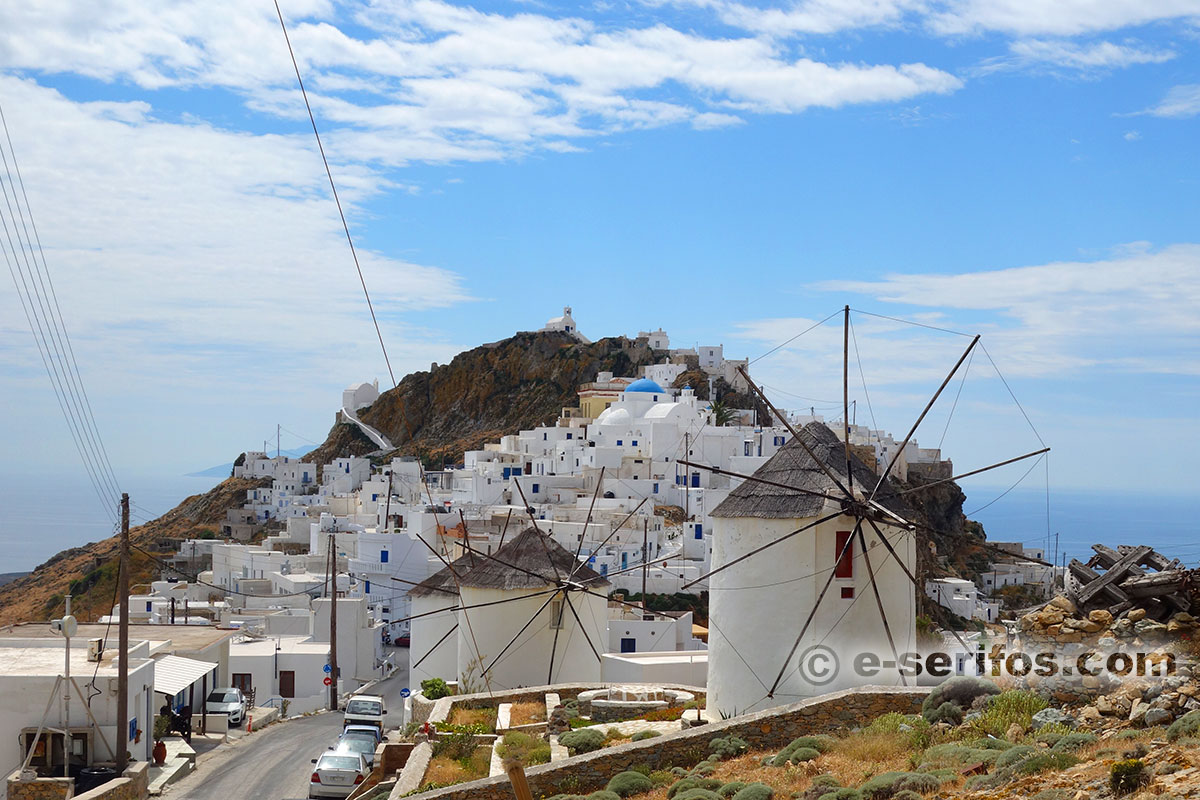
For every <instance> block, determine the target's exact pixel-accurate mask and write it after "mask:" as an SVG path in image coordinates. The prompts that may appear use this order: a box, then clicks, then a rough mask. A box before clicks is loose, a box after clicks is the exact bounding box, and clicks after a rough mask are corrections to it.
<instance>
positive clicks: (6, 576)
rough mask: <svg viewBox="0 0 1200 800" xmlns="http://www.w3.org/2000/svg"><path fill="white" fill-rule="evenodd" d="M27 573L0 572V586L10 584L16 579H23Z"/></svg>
mask: <svg viewBox="0 0 1200 800" xmlns="http://www.w3.org/2000/svg"><path fill="white" fill-rule="evenodd" d="M28 574H29V573H28V572H0V586H3V585H4V584H6V583H12V582H13V581H15V580H17V579H18V578H24V577H25V576H26V575H28Z"/></svg>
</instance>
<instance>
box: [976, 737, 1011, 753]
mask: <svg viewBox="0 0 1200 800" xmlns="http://www.w3.org/2000/svg"><path fill="white" fill-rule="evenodd" d="M971 745H972V746H973V747H977V748H979V749H980V750H1001V751H1003V750H1008V749H1011V748H1012V747H1014V746H1015V744H1014V743H1013V742H1010V741H1008V740H1007V739H993V738H992V737H990V736H985V737H983V738H982V739H976V740H975V741H973V742H972V743H971Z"/></svg>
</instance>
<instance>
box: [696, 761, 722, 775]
mask: <svg viewBox="0 0 1200 800" xmlns="http://www.w3.org/2000/svg"><path fill="white" fill-rule="evenodd" d="M716 769H717V765H716V764H714V763H712V762H711V761H701V762H700V763H699V764H697V765H696V766H694V767H692V771H691V772H690V773H689V774H690V775H701V776H703V775H712V774H713V772H714V771H716Z"/></svg>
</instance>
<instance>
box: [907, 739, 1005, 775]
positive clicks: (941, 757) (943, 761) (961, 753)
mask: <svg viewBox="0 0 1200 800" xmlns="http://www.w3.org/2000/svg"><path fill="white" fill-rule="evenodd" d="M1001 752H1005V751H1001V750H990V749H984V748H981V747H971V746H970V745H965V744H960V743H959V742H946V743H945V744H935V745H934V746H933V747H930V748H929V749H927V750H926V751H925V755H924V757H923V759H922V762H921V770H922V771H927V770H929V769H938V768H941V767H965V766H968V765H970V764H978V763H980V762H983V763H984V764H994V763H995V762H996V759H997V758H998V757H999V755H1000V753H1001Z"/></svg>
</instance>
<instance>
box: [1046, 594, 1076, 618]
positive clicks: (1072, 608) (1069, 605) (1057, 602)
mask: <svg viewBox="0 0 1200 800" xmlns="http://www.w3.org/2000/svg"><path fill="white" fill-rule="evenodd" d="M1046 608H1047V609H1049V608H1057V609H1061V610H1062V611H1064V612H1066V613H1067V614H1074V613H1075V612H1076V611H1077V610H1078V608H1077V607H1076V605H1075V603H1074V602H1072V601H1071V599H1070V598H1069V597H1066V596H1064V595H1061V594H1060V595H1058V596H1056V597H1055V598H1054V599H1053V600H1051V601H1050V602H1049V603H1047V604H1046Z"/></svg>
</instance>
